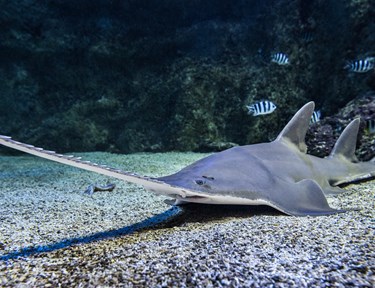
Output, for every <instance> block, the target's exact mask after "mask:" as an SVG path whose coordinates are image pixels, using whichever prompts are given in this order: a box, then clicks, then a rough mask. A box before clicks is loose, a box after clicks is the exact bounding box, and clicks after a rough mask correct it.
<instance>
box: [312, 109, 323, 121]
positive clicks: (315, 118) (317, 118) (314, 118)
mask: <svg viewBox="0 0 375 288" xmlns="http://www.w3.org/2000/svg"><path fill="white" fill-rule="evenodd" d="M320 116H322V113H320V110H318V111H314V112H313V114H312V116H311V119H310V123H311V124H314V123H317V122H319V121H320Z"/></svg>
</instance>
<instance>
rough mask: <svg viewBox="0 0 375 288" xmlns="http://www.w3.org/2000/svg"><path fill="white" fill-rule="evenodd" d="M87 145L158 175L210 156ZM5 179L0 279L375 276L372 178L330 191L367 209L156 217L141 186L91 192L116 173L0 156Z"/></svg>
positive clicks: (295, 281)
mask: <svg viewBox="0 0 375 288" xmlns="http://www.w3.org/2000/svg"><path fill="white" fill-rule="evenodd" d="M79 156H82V157H83V158H86V159H89V160H91V161H94V162H96V163H103V164H110V165H109V166H114V167H118V168H124V167H123V166H122V165H124V163H126V167H125V168H126V170H131V171H135V172H138V173H140V174H146V175H147V174H149V175H151V176H157V175H156V174H155V173H158V175H160V174H164V175H166V174H169V173H172V172H174V171H176V170H178V169H180V168H181V167H183V166H185V165H187V164H188V163H190V162H193V161H195V160H197V159H198V158H200V157H203V156H204V155H202V154H194V153H159V154H158V153H157V154H147V153H141V154H134V155H113V154H108V153H82V154H80V155H79ZM148 162H149V163H151V164H152V165H151V168H150V167H148V166H147V165H146V163H148ZM9 167H11V169H12V170H11V171H12V172H10V171H7V174H6V177H4V178H2V174H1V173H2V172H1V171H5V170H6V169H9ZM155 167H159V168H158V169H155ZM151 170H152V171H151ZM30 171H31V172H30ZM10 173H13V174H14V177H10ZM153 173H154V174H153ZM0 178H1V183H0V207H1V216H0V217H1V221H0V248H1V249H0V257H1V258H0V286H1V287H14V286H21V287H26V286H45V287H57V286H67V287H69V286H80V287H81V286H84V287H90V286H102V287H103V286H105V287H193V286H194V287H250V286H251V287H274V286H278V287H314V286H316V287H328V286H335V287H336V286H337V287H345V286H361V287H374V286H375V278H374V277H375V276H374V275H375V252H374V251H375V247H374V246H375V244H374V243H375V241H374V240H375V239H374V235H375V231H374V230H375V229H374V228H375V227H374V226H375V225H374V219H375V217H374V216H375V215H374V214H375V213H374V206H373V204H374V195H375V192H374V191H375V181H372V182H366V183H362V184H359V185H355V186H354V185H351V186H349V187H346V188H345V189H347V190H348V191H354V190H352V189H355V192H353V193H346V194H343V195H339V196H337V197H334V198H329V199H328V201H329V202H330V205H332V206H334V207H337V208H340V207H349V208H351V207H360V208H361V210H359V211H348V212H346V213H342V214H336V215H331V216H324V217H300V218H298V217H290V216H285V215H283V214H281V213H279V212H277V211H274V210H272V209H269V208H260V207H224V206H199V205H195V206H193V207H190V208H189V207H185V208H175V209H176V210H171V211H172V212H173V213H172V212H171V213H170V214H168V215H169V216H170V218H168V217H169V216H168V217H165V218H162V219H163V220H162V221H161V222H158V221H155V222H153V221H149V222H147V221H146V220H147V219H148V218H150V217H153V216H155V215H158V214H161V215H163V213H165V212H166V211H169V209H170V206H168V205H166V204H165V203H164V198H163V197H157V196H155V195H153V194H149V193H147V192H146V191H144V190H143V189H142V188H140V187H138V186H136V185H131V184H126V183H122V182H116V189H114V190H113V191H112V192H109V193H107V192H102V193H97V194H94V195H93V196H92V197H87V195H84V194H82V193H81V191H82V189H84V187H87V185H89V184H90V183H107V182H108V180H113V179H108V178H107V177H105V176H100V175H96V174H94V173H89V172H85V171H80V170H77V169H73V168H69V167H66V166H63V165H58V164H55V163H52V162H48V161H43V160H40V159H37V158H35V157H11V156H8V157H5V156H2V157H0ZM15 178H16V179H17V180H16V181H15V180H14V179H15ZM341 205H342V206H341ZM156 218H157V217H156ZM155 225H156V226H155Z"/></svg>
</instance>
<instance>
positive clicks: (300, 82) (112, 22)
mask: <svg viewBox="0 0 375 288" xmlns="http://www.w3.org/2000/svg"><path fill="white" fill-rule="evenodd" d="M3 2H4V3H2V9H1V11H0V23H1V25H0V77H1V81H0V91H1V93H0V134H6V135H12V136H13V137H14V138H16V139H19V140H22V141H24V142H28V143H33V144H35V145H38V146H43V147H46V148H48V149H53V150H57V151H61V152H65V151H97V150H102V151H111V152H120V153H125V152H135V151H168V150H181V151H187V150H193V151H217V150H221V149H224V148H228V147H231V146H232V145H235V144H239V145H244V144H249V143H256V142H261V141H269V140H272V139H274V137H275V136H276V135H277V133H278V132H279V131H280V130H281V129H282V127H283V126H284V125H285V123H286V122H287V121H288V120H289V119H290V117H291V116H292V115H293V114H294V113H295V111H297V109H298V108H300V107H301V106H302V105H303V104H305V103H306V102H308V101H315V103H316V109H317V110H320V111H321V115H322V119H321V120H324V118H327V117H336V116H335V115H337V113H339V112H340V111H342V109H343V107H345V106H346V105H347V104H348V102H350V101H351V100H353V99H357V98H360V97H363V95H365V94H366V93H367V94H366V95H368V93H371V91H374V90H375V73H374V69H373V68H371V65H374V63H375V61H374V57H375V52H374V48H373V47H374V44H375V39H374V37H375V36H374V35H375V31H374V30H375V25H374V21H373V19H374V12H373V11H375V9H374V8H375V7H374V5H375V4H374V3H371V1H363V2H358V1H334V0H327V1H318V0H314V1H302V0H300V1H296V0H293V1H289V0H281V1H275V0H268V1H256V0H254V1H251V0H250V1H249V0H247V1H245V0H242V1H241V0H239V1H229V0H225V1H224V0H222V1H200V0H197V1H177V0H175V1H172V0H168V1H149V0H141V1H139V0H138V1H132V0H128V1H104V0H103V1H70V0H69V1H60V0H55V1H36V0H21V1H3ZM277 53H281V54H282V55H285V57H287V59H288V63H287V64H286V65H283V64H285V63H277V62H272V61H271V57H272V55H275V54H277ZM359 61H363V62H359ZM365 61H367V62H365ZM365 64H366V65H367V66H366V65H365ZM347 65H349V66H347ZM350 65H352V66H350ZM353 65H354V66H353ZM355 65H357V66H358V65H359V66H358V67H359V68H350V67H357V66H355ZM344 67H349V68H347V69H344ZM356 69H357V70H358V71H355V70H356ZM264 100H268V101H272V102H273V103H275V105H276V106H277V109H276V110H275V111H274V112H272V113H269V114H267V115H261V116H259V117H253V116H251V115H249V114H248V113H247V112H248V110H247V108H246V106H248V105H251V104H254V103H257V102H260V101H264ZM366 105H367V104H366ZM360 110H361V111H362V110H366V109H365V108H361V109H360ZM366 111H367V110H366ZM366 111H365V112H364V113H365V114H361V115H360V116H362V117H367V118H368V119H372V118H373V112H372V110H371V111H370V112H368V111H367V112H366ZM361 113H362V112H361ZM363 115H364V116H363ZM354 116H355V115H346V116H344V117H347V118H350V117H354ZM367 118H366V119H367ZM374 118H375V116H374ZM330 121H331V122H332V121H333V122H334V121H336V120H330ZM322 123H323V124H327V123H324V122H322ZM328 124H329V123H328ZM331 124H332V123H331ZM331 124H330V125H331ZM317 125H320V124H317ZM332 125H333V126H332V127H334V126H335V124H332ZM363 125H365V124H363ZM335 127H336V126H335ZM338 129H339V130H340V129H341V128H340V127H339V128H338ZM2 151H3V150H2Z"/></svg>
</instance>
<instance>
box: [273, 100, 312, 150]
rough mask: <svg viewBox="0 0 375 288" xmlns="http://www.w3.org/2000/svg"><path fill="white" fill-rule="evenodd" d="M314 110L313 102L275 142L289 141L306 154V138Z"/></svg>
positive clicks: (300, 110)
mask: <svg viewBox="0 0 375 288" xmlns="http://www.w3.org/2000/svg"><path fill="white" fill-rule="evenodd" d="M314 108H315V104H314V102H312V101H311V102H309V103H307V104H305V105H304V106H303V107H302V108H301V109H299V110H298V112H297V113H296V114H295V115H294V116H293V118H292V119H291V120H290V121H289V122H288V124H286V126H285V127H284V129H283V130H282V131H281V132H280V134H279V136H277V138H276V140H275V141H282V140H287V141H288V142H290V143H292V144H294V145H295V146H296V147H298V149H299V150H300V151H301V152H303V153H306V151H307V146H306V143H305V136H306V132H307V129H308V128H309V124H310V119H311V116H312V114H313V112H314Z"/></svg>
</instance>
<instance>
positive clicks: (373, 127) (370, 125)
mask: <svg viewBox="0 0 375 288" xmlns="http://www.w3.org/2000/svg"><path fill="white" fill-rule="evenodd" d="M366 128H367V131H368V133H370V134H374V133H375V119H370V120H367V121H366Z"/></svg>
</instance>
